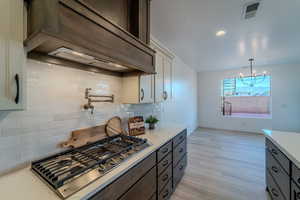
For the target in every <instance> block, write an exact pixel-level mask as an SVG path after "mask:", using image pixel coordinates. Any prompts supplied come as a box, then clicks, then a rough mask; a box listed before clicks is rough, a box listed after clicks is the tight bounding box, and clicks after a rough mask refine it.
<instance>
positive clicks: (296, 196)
mask: <svg viewBox="0 0 300 200" xmlns="http://www.w3.org/2000/svg"><path fill="white" fill-rule="evenodd" d="M291 195H292V198H291V199H292V200H300V189H299V187H298V186H297V185H296V184H295V183H294V182H293V181H292V194H291Z"/></svg>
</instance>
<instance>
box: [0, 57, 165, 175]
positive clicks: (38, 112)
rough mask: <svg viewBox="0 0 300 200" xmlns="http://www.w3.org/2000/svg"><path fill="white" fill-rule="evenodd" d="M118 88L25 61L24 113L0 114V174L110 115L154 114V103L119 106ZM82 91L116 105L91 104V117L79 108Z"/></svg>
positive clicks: (117, 82)
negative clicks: (111, 97)
mask: <svg viewBox="0 0 300 200" xmlns="http://www.w3.org/2000/svg"><path fill="white" fill-rule="evenodd" d="M121 87H122V85H121V78H119V77H113V76H107V75H102V74H95V73H90V72H85V71H81V70H75V69H70V68H66V67H60V66H54V65H48V64H45V63H40V62H37V61H33V60H29V61H28V63H27V110H26V111H17V112H6V111H5V112H4V111H0V152H1V153H0V171H4V170H6V169H8V168H11V167H14V166H16V165H18V164H21V163H23V162H26V161H30V160H32V159H37V158H40V157H43V156H46V155H48V154H52V153H54V152H57V151H60V149H59V148H58V147H57V144H58V143H60V142H61V141H64V140H65V139H67V138H68V136H69V135H70V132H71V131H72V130H76V129H80V128H86V127H91V126H95V125H100V124H104V123H105V122H106V121H107V120H108V119H109V118H111V117H113V116H115V115H118V116H121V117H124V118H126V117H128V116H129V115H130V116H131V115H137V114H140V115H144V116H145V115H149V114H156V115H159V113H158V112H156V111H155V110H156V107H157V106H156V105H136V106H131V105H121V104H120V91H121ZM85 88H93V91H94V92H95V93H97V94H114V95H115V97H116V98H115V99H116V101H115V103H113V104H111V103H97V104H95V113H94V115H91V114H90V112H89V111H84V110H83V109H82V107H81V106H82V105H83V104H85V103H86V100H85V99H84V91H85ZM158 107H159V106H158ZM158 111H159V110H158Z"/></svg>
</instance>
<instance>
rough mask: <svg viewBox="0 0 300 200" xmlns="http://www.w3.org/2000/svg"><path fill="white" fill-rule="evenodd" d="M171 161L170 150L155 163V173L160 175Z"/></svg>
mask: <svg viewBox="0 0 300 200" xmlns="http://www.w3.org/2000/svg"><path fill="white" fill-rule="evenodd" d="M171 163H172V153H171V152H170V153H169V154H168V155H167V156H166V157H165V158H164V159H162V160H161V161H160V162H159V163H158V164H157V173H158V174H157V175H160V174H161V173H162V172H163V171H165V169H167V167H168V166H169V165H170V164H171Z"/></svg>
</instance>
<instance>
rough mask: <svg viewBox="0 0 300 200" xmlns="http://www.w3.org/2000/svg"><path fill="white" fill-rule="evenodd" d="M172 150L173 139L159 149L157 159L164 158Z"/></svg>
mask: <svg viewBox="0 0 300 200" xmlns="http://www.w3.org/2000/svg"><path fill="white" fill-rule="evenodd" d="M171 151H172V141H169V142H168V143H167V144H165V145H163V146H162V147H161V148H160V149H159V150H158V151H157V160H158V162H160V161H161V159H163V158H164V157H165V156H166V155H167V154H168V153H169V152H171Z"/></svg>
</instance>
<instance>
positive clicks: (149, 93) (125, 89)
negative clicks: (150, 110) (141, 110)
mask: <svg viewBox="0 0 300 200" xmlns="http://www.w3.org/2000/svg"><path fill="white" fill-rule="evenodd" d="M121 103H125V104H141V103H154V77H153V75H132V76H125V77H123V78H122V99H121Z"/></svg>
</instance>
